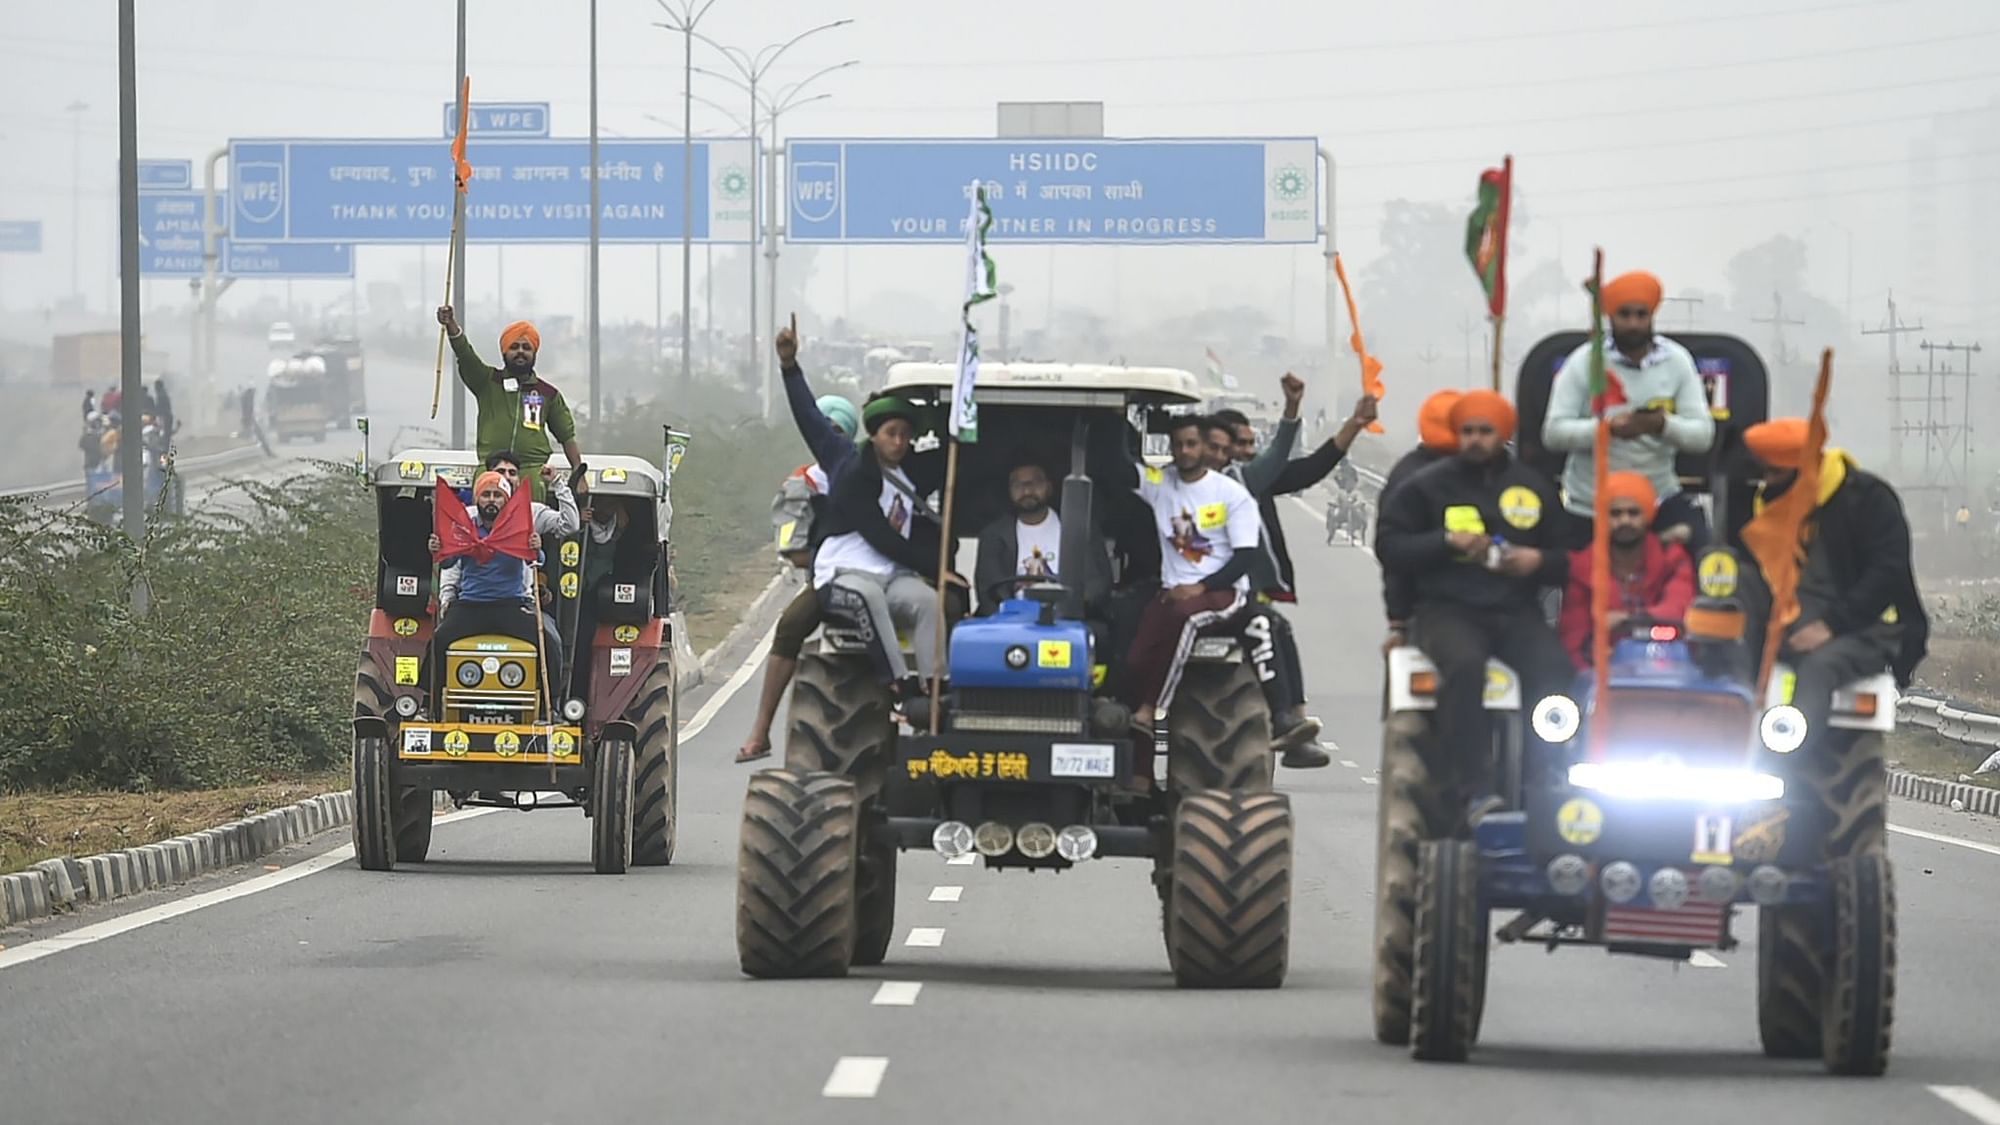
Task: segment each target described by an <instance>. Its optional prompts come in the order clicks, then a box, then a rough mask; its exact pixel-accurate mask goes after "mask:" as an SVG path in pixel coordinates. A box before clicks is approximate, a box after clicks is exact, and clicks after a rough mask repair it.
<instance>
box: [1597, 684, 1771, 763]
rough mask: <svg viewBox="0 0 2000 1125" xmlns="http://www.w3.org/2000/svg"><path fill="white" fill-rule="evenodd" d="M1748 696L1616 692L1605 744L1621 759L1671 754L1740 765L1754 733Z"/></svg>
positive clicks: (1633, 691)
mask: <svg viewBox="0 0 2000 1125" xmlns="http://www.w3.org/2000/svg"><path fill="white" fill-rule="evenodd" d="M1756 732H1757V722H1756V716H1755V715H1753V714H1752V713H1751V709H1750V703H1749V701H1748V700H1744V699H1738V698H1736V697H1734V696H1728V695H1690V694H1687V693H1683V692H1669V691H1651V690H1632V689H1626V690H1621V691H1619V692H1617V694H1616V696H1615V698H1614V699H1613V700H1612V705H1611V722H1610V731H1609V732H1608V733H1609V737H1608V738H1606V739H1605V747H1606V748H1607V750H1608V751H1609V752H1610V753H1611V754H1612V755H1615V756H1617V757H1620V758H1627V757H1642V758H1643V757H1648V756H1650V755H1652V754H1656V753H1666V754H1673V755H1675V756H1677V757H1679V758H1681V760H1683V761H1685V762H1686V763H1687V764H1688V765H1691V766H1693V765H1703V764H1724V765H1738V764H1740V763H1741V762H1742V761H1743V757H1744V755H1745V754H1747V753H1748V752H1749V750H1750V747H1751V745H1752V740H1753V739H1754V738H1755V737H1756Z"/></svg>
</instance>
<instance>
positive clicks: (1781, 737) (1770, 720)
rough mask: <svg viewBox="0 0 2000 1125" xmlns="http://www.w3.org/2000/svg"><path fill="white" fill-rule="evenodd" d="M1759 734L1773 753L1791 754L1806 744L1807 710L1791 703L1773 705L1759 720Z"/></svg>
mask: <svg viewBox="0 0 2000 1125" xmlns="http://www.w3.org/2000/svg"><path fill="white" fill-rule="evenodd" d="M1757 734H1758V736H1759V737H1761V738H1762V739H1763V740H1764V746H1765V748H1766V749H1768V750H1770V751H1771V752H1772V753H1774V754H1789V753H1791V752H1792V751H1794V750H1797V749H1798V748H1799V747H1801V746H1804V745H1805V744H1806V716H1805V712H1803V711H1801V710H1799V709H1798V708H1796V707H1793V706H1791V705H1790V704H1785V705H1783V706H1779V707H1773V708H1771V709H1770V710H1769V711H1766V712H1764V718H1763V719H1762V720H1761V721H1759V722H1758V724H1757Z"/></svg>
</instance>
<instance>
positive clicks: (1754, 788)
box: [1569, 762, 1785, 805]
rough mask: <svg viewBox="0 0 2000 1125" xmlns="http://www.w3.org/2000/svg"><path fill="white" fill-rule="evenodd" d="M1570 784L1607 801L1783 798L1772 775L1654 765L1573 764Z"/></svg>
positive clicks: (1742, 801)
mask: <svg viewBox="0 0 2000 1125" xmlns="http://www.w3.org/2000/svg"><path fill="white" fill-rule="evenodd" d="M1569 783H1570V784H1571V785H1573V786H1575V787H1576V788H1578V789H1590V790H1594V791H1596V792H1598V793H1602V794H1604V795H1605V796H1607V797H1618V798H1623V799H1626V800H1635V801H1643V800H1656V801H1716V802H1720V803H1723V804H1731V805H1741V804H1749V803H1751V802H1753V801H1777V800H1782V799H1783V798H1784V796H1785V779H1784V778H1782V777H1778V776H1777V775H1775V774H1768V773H1759V772H1756V771H1754V770H1738V769H1716V768H1706V767H1693V766H1676V765H1664V764H1659V763H1654V762H1577V763H1576V764H1574V765H1572V766H1570V768H1569Z"/></svg>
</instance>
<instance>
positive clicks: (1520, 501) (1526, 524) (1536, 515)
mask: <svg viewBox="0 0 2000 1125" xmlns="http://www.w3.org/2000/svg"><path fill="white" fill-rule="evenodd" d="M1500 518H1501V519H1504V520H1506V521H1507V522H1508V524H1510V525H1511V526H1513V527H1517V528H1520V529H1521V530H1522V531H1526V530H1528V529H1529V528H1531V527H1533V526H1535V525H1536V524H1538V523H1541V522H1542V498H1541V497H1540V496H1537V495H1535V490H1534V489H1532V488H1524V487H1522V486H1521V485H1518V484H1517V485H1515V486H1514V487H1512V488H1509V489H1507V490H1506V491H1505V492H1502V493H1501V494H1500Z"/></svg>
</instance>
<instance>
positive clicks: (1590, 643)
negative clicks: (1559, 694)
mask: <svg viewBox="0 0 2000 1125" xmlns="http://www.w3.org/2000/svg"><path fill="white" fill-rule="evenodd" d="M1604 490H1605V492H1606V493H1608V494H1609V498H1610V501H1611V580H1612V582H1613V583H1614V585H1613V588H1612V591H1611V610H1610V612H1609V614H1608V616H1607V617H1606V621H1607V622H1608V623H1609V626H1610V627H1611V628H1613V629H1616V628H1618V627H1619V626H1620V625H1622V624H1624V623H1625V621H1626V620H1627V619H1628V618H1631V617H1633V616H1639V617H1650V618H1652V619H1654V620H1656V621H1665V622H1671V623H1674V624H1679V623H1680V620H1681V618H1682V616H1684V615H1685V614H1686V613H1687V611H1688V607H1689V606H1691V605H1693V604H1694V563H1693V562H1692V561H1691V560H1690V559H1689V558H1688V553H1687V551H1686V550H1685V549H1683V548H1682V547H1681V545H1680V544H1678V543H1667V542H1663V541H1662V540H1661V539H1660V537H1659V536H1658V535H1657V534H1655V533H1654V531H1653V529H1652V528H1653V518H1654V516H1656V515H1657V514H1658V512H1659V506H1660V504H1659V501H1658V500H1657V499H1656V498H1655V497H1654V496H1653V482H1652V481H1649V480H1647V479H1646V478H1645V477H1643V476H1641V475H1640V474H1638V473H1631V472H1625V473H1612V474H1611V476H1610V477H1609V478H1607V479H1606V480H1605V482H1604ZM1591 578H1592V574H1591V558H1590V548H1588V547H1585V548H1583V549H1582V550H1580V551H1574V552H1572V553H1571V554H1570V557H1569V590H1568V591H1567V592H1566V593H1564V594H1563V604H1562V619H1561V621H1560V622H1559V623H1558V626H1557V631H1558V632H1560V633H1561V634H1562V643H1563V649H1564V650H1565V651H1567V652H1568V653H1569V658H1570V663H1571V664H1573V665H1575V666H1576V668H1577V670H1578V671H1582V670H1584V669H1586V668H1589V667H1591V665H1592V663H1593V656H1594V654H1595V646H1594V641H1595V639H1596V634H1595V632H1594V631H1593V630H1592V624H1593V622H1592V619H1591V612H1592V608H1593V606H1594V605H1595V604H1596V603H1595V602H1594V601H1593V600H1592V595H1593V593H1594V589H1595V588H1594V586H1593V585H1592V582H1591Z"/></svg>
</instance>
